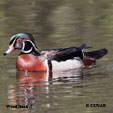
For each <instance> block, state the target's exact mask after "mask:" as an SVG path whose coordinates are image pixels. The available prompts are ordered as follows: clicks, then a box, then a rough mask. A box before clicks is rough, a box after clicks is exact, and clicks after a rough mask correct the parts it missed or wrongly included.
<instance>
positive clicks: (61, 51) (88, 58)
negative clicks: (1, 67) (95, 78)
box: [3, 32, 108, 72]
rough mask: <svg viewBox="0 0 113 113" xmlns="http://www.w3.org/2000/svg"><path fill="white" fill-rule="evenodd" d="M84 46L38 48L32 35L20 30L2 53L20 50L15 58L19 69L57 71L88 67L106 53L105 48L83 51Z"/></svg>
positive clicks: (85, 46)
mask: <svg viewBox="0 0 113 113" xmlns="http://www.w3.org/2000/svg"><path fill="white" fill-rule="evenodd" d="M86 48H87V45H86V44H81V46H80V47H66V48H56V49H48V50H39V49H38V47H37V45H36V42H35V39H34V37H33V35H32V34H30V33H24V32H22V33H17V34H14V35H13V36H12V37H11V38H10V41H9V47H8V49H7V50H6V51H5V52H4V53H3V55H7V54H9V53H11V52H13V51H14V50H20V54H19V55H18V57H17V59H16V69H17V70H20V71H39V72H40V71H43V72H55V71H56V72H58V71H68V70H73V69H82V68H85V67H89V66H91V65H93V64H95V63H96V60H98V59H100V58H101V57H103V56H104V55H106V54H107V53H108V50H107V49H106V48H102V49H98V50H94V51H89V52H85V49H86Z"/></svg>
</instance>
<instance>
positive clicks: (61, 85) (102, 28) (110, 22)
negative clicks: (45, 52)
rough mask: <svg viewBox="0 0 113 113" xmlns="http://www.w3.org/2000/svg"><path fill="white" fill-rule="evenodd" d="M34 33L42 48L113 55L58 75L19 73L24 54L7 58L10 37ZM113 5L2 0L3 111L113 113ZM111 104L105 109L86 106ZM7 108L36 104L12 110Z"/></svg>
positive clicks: (108, 0) (108, 2) (0, 72)
mask: <svg viewBox="0 0 113 113" xmlns="http://www.w3.org/2000/svg"><path fill="white" fill-rule="evenodd" d="M18 32H29V33H31V34H33V36H34V37H35V40H36V43H37V45H38V48H39V49H50V48H59V47H70V46H80V45H81V44H82V43H87V44H88V46H89V47H92V48H89V49H86V51H91V50H94V49H100V48H107V49H108V50H109V53H108V54H107V55H106V56H105V57H103V58H102V59H100V60H98V61H97V64H96V65H95V66H94V67H93V68H91V69H84V70H72V71H68V72H58V73H53V75H52V77H51V76H50V77H49V78H47V76H46V73H26V72H16V70H15V61H16V58H17V56H18V54H19V51H15V52H13V53H12V54H9V55H8V56H3V52H4V51H5V50H6V49H7V47H8V43H9V38H10V37H11V36H12V35H13V34H15V33H18ZM112 41H113V1H112V0H104V1H103V0H98V1H94V0H84V1H80V0H62V1H61V0H32V1H30V0H27V1H25V0H20V1H17V0H8V1H4V0H1V1H0V79H1V81H0V91H1V92H0V112H1V113H12V112H14V113H17V112H19V113H88V112H89V113H100V112H103V113H110V112H112V111H113V104H112V100H113V90H112V89H113V82H112V80H113V63H112V62H113V57H112V50H113V49H112V47H113V46H112ZM86 104H106V107H101V108H100V107H86ZM6 105H32V109H28V108H25V109H22V108H21V109H20V108H18V109H9V108H7V107H6Z"/></svg>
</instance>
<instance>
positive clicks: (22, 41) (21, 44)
mask: <svg viewBox="0 0 113 113" xmlns="http://www.w3.org/2000/svg"><path fill="white" fill-rule="evenodd" d="M16 49H17V50H20V51H21V53H25V54H28V53H32V52H35V54H36V53H37V54H39V51H38V49H37V46H36V44H35V40H34V38H33V36H32V35H31V34H29V33H17V34H15V35H13V36H12V37H11V38H10V42H9V48H8V50H7V51H6V52H5V53H4V55H7V54H9V53H11V52H12V51H14V50H16Z"/></svg>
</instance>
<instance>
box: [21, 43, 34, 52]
mask: <svg viewBox="0 0 113 113" xmlns="http://www.w3.org/2000/svg"><path fill="white" fill-rule="evenodd" d="M24 48H25V42H23V47H22V50H21V51H22V52H23V53H30V52H31V51H32V50H33V48H32V47H31V49H30V50H27V51H26V50H24Z"/></svg>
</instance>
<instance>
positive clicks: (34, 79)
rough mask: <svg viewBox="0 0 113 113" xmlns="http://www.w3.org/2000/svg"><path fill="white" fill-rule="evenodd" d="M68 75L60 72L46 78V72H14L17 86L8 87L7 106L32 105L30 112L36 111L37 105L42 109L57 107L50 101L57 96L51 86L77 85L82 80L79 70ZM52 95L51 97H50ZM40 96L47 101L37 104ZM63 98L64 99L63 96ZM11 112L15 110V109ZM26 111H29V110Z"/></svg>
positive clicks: (77, 93)
mask: <svg viewBox="0 0 113 113" xmlns="http://www.w3.org/2000/svg"><path fill="white" fill-rule="evenodd" d="M69 73H70V72H61V73H59V74H58V73H54V74H52V75H50V76H47V73H46V72H22V71H21V72H16V79H17V83H18V85H13V83H12V84H10V85H9V86H8V98H9V105H11V106H15V105H22V106H26V105H32V109H31V110H33V111H34V110H36V109H37V107H36V106H37V104H38V106H41V107H44V108H50V107H51V106H53V105H57V103H56V102H53V101H52V100H54V99H53V98H54V96H56V97H57V96H58V94H57V92H56V89H55V87H53V88H51V84H52V86H53V85H55V84H62V83H66V82H67V83H69V82H70V83H72V82H74V83H78V82H80V80H81V79H82V78H83V75H82V74H81V71H80V70H74V71H71V74H69ZM68 88H69V87H68ZM63 92H64V91H63ZM52 93H53V95H51V94H52ZM61 94H62V93H61ZM75 94H76V95H79V94H81V92H79V91H77V92H76V93H75ZM42 96H43V100H48V102H44V103H43V102H42V103H39V102H40V101H41V100H40V98H42ZM63 96H64V97H65V95H64V94H63ZM12 110H16V108H13V109H12ZM26 110H27V111H29V109H26Z"/></svg>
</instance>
